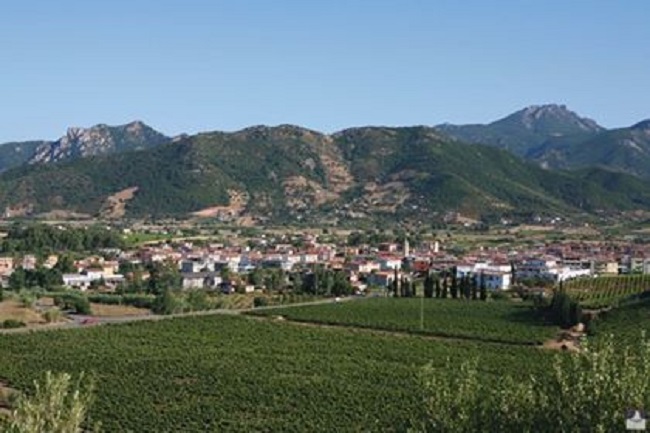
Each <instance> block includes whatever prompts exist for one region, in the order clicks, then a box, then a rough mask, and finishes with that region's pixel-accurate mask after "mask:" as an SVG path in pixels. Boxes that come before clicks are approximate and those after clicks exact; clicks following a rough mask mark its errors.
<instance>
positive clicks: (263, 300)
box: [253, 296, 269, 308]
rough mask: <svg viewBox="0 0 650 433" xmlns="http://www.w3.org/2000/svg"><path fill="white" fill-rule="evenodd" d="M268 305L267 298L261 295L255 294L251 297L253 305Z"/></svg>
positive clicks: (255, 306) (256, 306)
mask: <svg viewBox="0 0 650 433" xmlns="http://www.w3.org/2000/svg"><path fill="white" fill-rule="evenodd" d="M267 305H269V300H268V299H267V298H265V297H263V296H256V297H254V298H253V307H254V308H258V307H266V306H267Z"/></svg>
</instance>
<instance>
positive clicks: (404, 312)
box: [255, 298, 558, 344]
mask: <svg viewBox="0 0 650 433" xmlns="http://www.w3.org/2000/svg"><path fill="white" fill-rule="evenodd" d="M421 308H422V311H423V313H424V314H423V319H424V320H423V321H422V324H423V325H424V327H423V328H421V317H420V313H421ZM255 314H262V315H272V316H278V315H279V316H283V317H284V318H286V319H289V320H294V321H300V322H313V323H322V324H329V325H347V326H354V327H362V328H374V329H381V330H387V331H402V332H411V333H421V334H427V335H434V336H440V337H453V338H465V339H472V340H481V341H492V342H503V343H514V344H539V343H542V342H543V341H545V340H548V339H550V338H553V337H554V336H555V335H556V334H557V331H558V328H557V327H555V326H551V325H548V324H546V323H544V322H543V321H542V319H541V318H540V317H539V316H538V315H537V314H535V312H534V310H533V309H532V308H531V307H530V305H529V304H527V303H515V302H509V301H494V302H482V301H464V300H458V299H424V300H421V299H419V298H374V299H367V300H365V299H364V300H358V301H350V302H342V303H332V304H322V305H310V306H305V307H297V308H277V309H275V308H274V309H268V310H264V311H260V312H255Z"/></svg>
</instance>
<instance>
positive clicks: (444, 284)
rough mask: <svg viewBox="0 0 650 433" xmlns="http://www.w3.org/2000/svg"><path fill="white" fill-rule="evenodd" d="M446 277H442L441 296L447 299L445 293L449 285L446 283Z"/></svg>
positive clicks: (446, 293) (447, 291)
mask: <svg viewBox="0 0 650 433" xmlns="http://www.w3.org/2000/svg"><path fill="white" fill-rule="evenodd" d="M447 284H448V283H447V278H443V279H442V293H441V295H442V298H443V299H447V295H448V293H449V286H448V285H447Z"/></svg>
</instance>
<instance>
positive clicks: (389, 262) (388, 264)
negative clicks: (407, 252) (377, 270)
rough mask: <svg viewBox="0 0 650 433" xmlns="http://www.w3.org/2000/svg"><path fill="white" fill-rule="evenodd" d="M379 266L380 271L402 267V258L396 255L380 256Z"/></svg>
mask: <svg viewBox="0 0 650 433" xmlns="http://www.w3.org/2000/svg"><path fill="white" fill-rule="evenodd" d="M379 266H380V267H381V270H382V271H387V270H391V269H402V259H401V258H397V257H382V258H380V259H379Z"/></svg>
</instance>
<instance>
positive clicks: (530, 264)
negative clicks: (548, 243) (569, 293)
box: [515, 258, 591, 282]
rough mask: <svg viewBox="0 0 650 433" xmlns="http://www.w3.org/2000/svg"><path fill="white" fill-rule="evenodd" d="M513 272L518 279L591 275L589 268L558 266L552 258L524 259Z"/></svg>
mask: <svg viewBox="0 0 650 433" xmlns="http://www.w3.org/2000/svg"><path fill="white" fill-rule="evenodd" d="M515 274H516V277H517V279H518V280H520V279H540V280H549V281H556V282H557V281H566V280H570V279H573V278H578V277H588V276H591V270H590V269H578V268H571V267H569V266H560V265H559V264H558V262H557V260H555V259H553V258H534V259H528V260H524V261H523V262H522V263H521V264H520V265H518V266H517V267H516V270H515Z"/></svg>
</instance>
